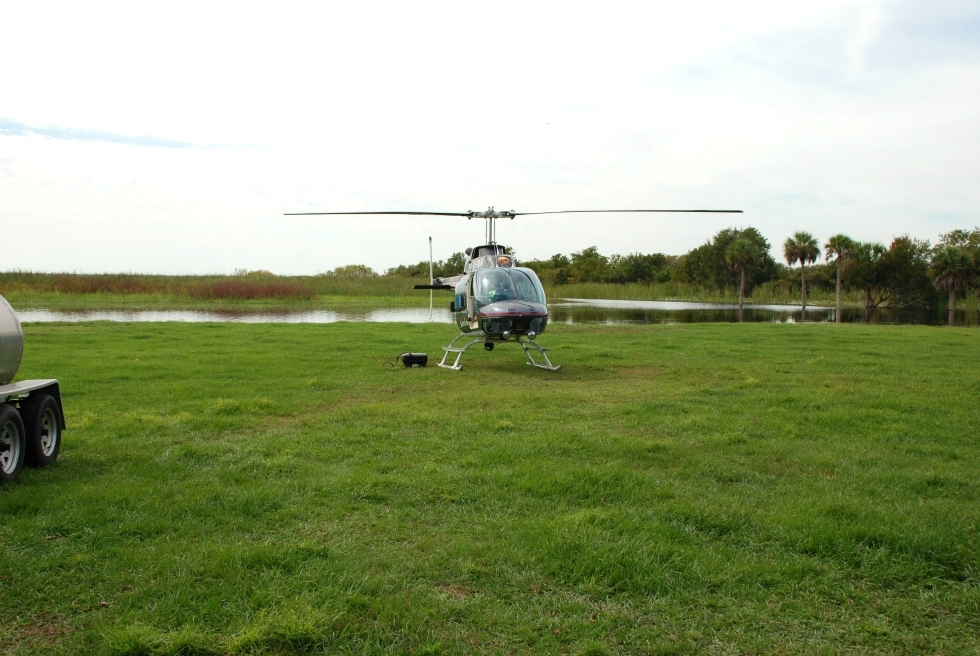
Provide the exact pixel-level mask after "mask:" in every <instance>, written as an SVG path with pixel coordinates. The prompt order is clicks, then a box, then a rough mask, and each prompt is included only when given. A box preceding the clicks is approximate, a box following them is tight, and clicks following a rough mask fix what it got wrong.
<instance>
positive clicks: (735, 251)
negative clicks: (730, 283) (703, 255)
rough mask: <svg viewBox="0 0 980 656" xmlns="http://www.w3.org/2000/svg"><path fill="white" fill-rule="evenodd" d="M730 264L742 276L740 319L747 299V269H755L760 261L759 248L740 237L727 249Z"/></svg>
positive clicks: (739, 298) (739, 299) (726, 254)
mask: <svg viewBox="0 0 980 656" xmlns="http://www.w3.org/2000/svg"><path fill="white" fill-rule="evenodd" d="M725 260H727V261H728V266H730V267H731V268H733V269H735V271H736V272H737V273H738V274H739V276H740V281H741V282H740V284H739V288H738V319H739V321H741V320H742V303H743V302H744V301H745V271H746V270H747V269H754V268H755V267H756V265H757V264H758V262H759V249H758V248H757V247H756V245H755V244H753V243H752V242H750V241H749V240H748V239H746V238H745V237H739V238H738V239H736V240H735V241H733V242H732V243H731V244H729V245H728V248H727V249H726V250H725Z"/></svg>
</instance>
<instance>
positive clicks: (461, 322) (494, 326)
mask: <svg viewBox="0 0 980 656" xmlns="http://www.w3.org/2000/svg"><path fill="white" fill-rule="evenodd" d="M612 212H663V213H674V212H685V213H690V212H696V213H728V214H741V212H742V210H557V211H551V212H515V211H514V210H495V209H494V208H493V206H491V207H488V208H487V209H486V211H483V212H474V211H472V210H471V211H467V212H399V211H382V212H287V213H285V216H328V215H357V214H373V215H381V214H394V215H404V216H461V217H465V218H467V219H484V220H485V221H486V227H485V235H484V240H485V242H486V243H484V244H481V245H479V246H475V247H472V248H467V249H466V251H465V254H466V261H465V263H464V265H463V272H462V273H460V274H459V275H455V276H448V277H443V278H432V279H431V280H430V284H428V285H415V289H441V290H447V291H451V292H453V294H454V297H453V300H452V301H450V303H449V311H450V312H451V313H452V314H453V317H454V319H455V323H456V327H457V328H459V334H458V335H457V336H456V337H455V338H453V340H452V341H451V342H449V346H445V347H443V351H444V354H443V356H442V360H440V361H439V366H440V367H444V368H446V369H453V370H456V371H459V370H460V369H462V368H463V365H462V364H461V363H460V361H461V360H462V358H463V354H464V353H466V351H467V350H469V349H470V348H471V347H473V346H476V345H478V344H483V348H484V349H486V350H487V351H493V349H494V347H495V346H496V345H497V344H498V343H502V342H509V341H514V342H517V344H518V345H519V346H520V347H521V349H522V350H523V351H524V356H525V357H526V359H527V364H529V365H531V366H534V367H537V368H539V369H546V370H548V371H560V370H561V368H562V365H560V364H559V365H555V364H552V362H551V360H550V359H549V358H548V349H546V348H543V347H542V346H540V345H539V344H538V343H537V342H536V339H537V337H538V336H539V335H541V334H542V333H543V332H544V331H545V329H546V328H547V326H548V318H549V314H548V302H547V298H546V296H545V292H544V287H543V286H542V285H541V281H540V280H539V279H538V276H537V274H536V273H535V272H534V270H533V269H529V268H527V267H521V266H518V265H517V260H516V259H515V258H514V256H513V255H512V254H511V253H508V252H507V249H506V248H505V247H504V246H502V245H500V244H498V243H497V225H496V222H497V219H511V220H513V219H514V218H515V217H518V216H531V215H540V214H583V213H612ZM535 355H537V356H538V358H539V359H535ZM453 356H455V357H453ZM451 357H453V359H452V362H450V361H449V359H450V358H451Z"/></svg>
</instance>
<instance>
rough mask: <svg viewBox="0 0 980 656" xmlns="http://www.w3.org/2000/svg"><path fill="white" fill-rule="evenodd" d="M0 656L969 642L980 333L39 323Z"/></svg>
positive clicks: (977, 580) (5, 561) (2, 510)
mask: <svg viewBox="0 0 980 656" xmlns="http://www.w3.org/2000/svg"><path fill="white" fill-rule="evenodd" d="M25 333H26V342H27V344H26V353H25V357H24V363H23V366H22V368H21V371H20V373H19V375H18V378H19V379H26V378H47V377H57V378H59V379H60V380H61V383H62V389H63V393H64V399H65V412H66V415H67V420H68V423H69V430H68V431H67V432H66V433H65V435H64V446H63V449H62V453H61V457H60V459H59V461H58V463H57V464H56V465H55V466H53V467H51V468H48V469H42V470H27V471H25V472H24V474H23V475H22V476H21V478H20V479H19V480H18V481H16V482H14V483H13V484H9V485H6V486H4V487H2V488H0V517H2V522H0V608H2V609H3V611H4V612H3V617H4V619H3V621H2V622H0V652H3V653H11V654H27V653H45V654H47V653H55V654H59V653H71V654H88V653H108V654H157V653H159V654H289V653H341V654H344V653H357V654H360V653H378V654H381V653H405V654H438V653H444V654H474V653H477V654H480V653H484V654H510V653H515V654H523V653H546V654H552V653H569V654H651V653H654V654H656V653H702V652H704V653H722V654H727V653H751V652H755V653H827V654H838V653H855V654H858V653H860V654H864V653H875V652H877V653H896V652H907V653H916V652H924V653H969V654H976V653H977V650H978V642H980V641H978V638H977V636H978V635H980V588H978V586H980V537H978V520H980V482H978V481H980V443H978V428H980V403H978V401H977V400H978V399H980V368H978V366H977V363H978V362H980V333H978V332H977V331H976V330H970V329H948V328H930V327H923V326H889V327H884V326H859V325H842V326H836V325H783V324H707V325H706V324H688V325H674V326H669V325H654V326H619V327H609V326H564V325H558V326H554V327H553V328H552V329H550V330H549V331H548V332H547V333H546V334H545V335H543V336H542V337H541V338H540V342H541V344H542V345H543V346H546V347H551V348H552V350H551V351H550V353H549V354H550V356H551V357H552V360H553V361H554V362H556V363H561V364H563V365H564V366H565V368H564V370H563V371H561V372H559V373H551V372H546V371H541V370H537V369H534V368H532V367H528V366H526V365H525V364H523V354H521V352H520V350H519V349H518V348H517V347H516V346H513V345H510V346H509V347H505V346H500V347H498V348H497V349H496V350H495V351H494V352H493V353H486V352H484V351H483V350H482V349H479V350H477V349H472V350H471V351H470V352H468V353H467V354H466V356H465V357H464V360H463V362H464V365H465V367H464V370H463V371H461V372H453V371H447V370H442V369H438V368H436V367H434V366H431V367H429V368H426V369H405V368H403V367H401V366H400V365H399V366H397V367H391V366H387V365H386V364H385V362H386V361H389V362H390V361H391V360H392V359H393V358H394V356H395V355H396V354H398V353H399V352H401V351H409V350H411V351H427V352H428V353H429V356H430V361H431V360H432V359H436V360H437V359H438V357H439V355H437V354H441V346H443V345H445V343H447V342H448V340H449V339H450V338H451V336H452V334H451V329H450V328H447V327H446V326H437V325H403V324H402V325H399V324H329V325H238V324H109V323H92V324H71V325H69V324H50V325H47V324H40V325H30V324H29V325H27V326H25Z"/></svg>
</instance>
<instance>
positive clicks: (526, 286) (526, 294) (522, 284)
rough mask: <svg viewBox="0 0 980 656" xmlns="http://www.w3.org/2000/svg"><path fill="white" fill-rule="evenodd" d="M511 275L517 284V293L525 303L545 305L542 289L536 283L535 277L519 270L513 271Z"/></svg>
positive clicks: (537, 282) (538, 283) (539, 284)
mask: <svg viewBox="0 0 980 656" xmlns="http://www.w3.org/2000/svg"><path fill="white" fill-rule="evenodd" d="M511 275H513V277H514V282H515V283H517V293H518V294H519V295H520V297H521V298H522V299H524V300H525V301H531V302H532V303H545V298H544V289H543V288H542V287H541V283H540V282H539V281H538V278H537V276H534V275H530V274H528V273H527V272H526V271H523V270H521V269H513V270H512V272H511Z"/></svg>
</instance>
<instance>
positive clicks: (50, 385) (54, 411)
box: [0, 296, 65, 483]
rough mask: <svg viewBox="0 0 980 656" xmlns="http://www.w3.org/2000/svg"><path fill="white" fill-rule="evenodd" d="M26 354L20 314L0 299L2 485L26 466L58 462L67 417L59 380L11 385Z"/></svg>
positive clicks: (0, 477)
mask: <svg viewBox="0 0 980 656" xmlns="http://www.w3.org/2000/svg"><path fill="white" fill-rule="evenodd" d="M23 356H24V330H23V328H21V326H20V320H19V319H18V318H17V313H16V312H14V309H13V308H12V307H10V303H8V302H7V299H5V298H4V297H3V296H0V483H4V482H5V481H10V480H13V479H15V478H17V477H18V476H19V475H20V472H21V470H22V469H23V468H24V465H27V466H29V467H44V466H45V465H49V464H51V463H52V462H54V461H55V460H57V458H58V451H60V450H61V431H63V430H65V413H64V410H63V409H62V406H61V388H60V387H59V385H58V381H56V380H22V381H19V382H16V383H12V382H10V381H12V380H13V379H14V376H15V375H16V374H17V370H18V369H19V368H20V361H21V358H23Z"/></svg>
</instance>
